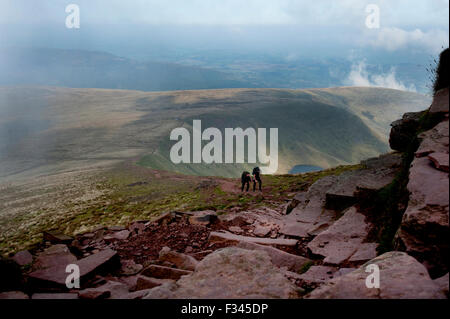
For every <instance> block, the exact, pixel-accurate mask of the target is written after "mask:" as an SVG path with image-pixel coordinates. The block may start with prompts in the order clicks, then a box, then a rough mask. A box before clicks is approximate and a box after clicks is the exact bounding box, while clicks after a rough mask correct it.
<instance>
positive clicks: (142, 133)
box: [0, 87, 430, 178]
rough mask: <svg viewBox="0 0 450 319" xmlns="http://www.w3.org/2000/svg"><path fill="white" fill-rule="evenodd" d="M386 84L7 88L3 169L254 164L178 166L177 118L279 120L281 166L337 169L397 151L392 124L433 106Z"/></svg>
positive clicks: (2, 90)
mask: <svg viewBox="0 0 450 319" xmlns="http://www.w3.org/2000/svg"><path fill="white" fill-rule="evenodd" d="M429 102H430V101H429V99H428V98H427V97H425V96H423V95H420V94H416V93H411V92H403V91H397V90H390V89H381V88H332V89H314V90H284V89H226V90H196V91H171V92H142V91H126V90H104V89H69V88H55V87H0V178H2V177H3V178H6V177H7V176H8V177H9V178H14V177H18V176H21V175H24V174H35V173H37V174H40V173H43V172H48V171H53V170H59V169H75V168H76V167H78V166H80V165H84V166H86V165H92V164H100V163H111V162H114V161H117V160H123V159H129V158H133V159H135V160H136V161H137V162H138V163H139V164H141V165H145V166H149V167H153V168H155V169H160V170H169V171H176V172H181V173H187V174H197V175H221V176H239V174H240V172H241V171H242V169H244V168H249V167H248V166H246V165H240V164H239V165H238V164H236V165H205V164H190V165H175V164H173V163H172V162H171V161H170V159H169V150H170V147H171V145H173V144H174V142H173V141H170V140H169V133H170V131H171V130H172V129H173V128H175V127H180V126H184V127H187V128H189V129H190V126H191V125H192V120H193V119H201V120H202V126H203V128H207V127H217V128H219V129H223V128H225V127H233V128H235V127H242V128H244V129H245V128H247V127H254V128H257V127H264V128H270V127H277V128H278V129H279V170H278V173H287V172H288V171H290V170H291V169H292V168H293V167H294V166H296V165H312V166H319V167H322V168H329V167H333V166H336V165H339V164H348V163H358V162H359V161H360V160H362V159H366V158H369V157H372V156H376V155H378V154H379V153H384V152H387V151H389V147H388V143H387V136H388V131H389V124H390V123H391V122H392V121H394V120H395V119H398V118H399V117H400V116H401V115H402V114H403V113H405V112H408V111H418V110H423V109H425V108H426V107H428V106H429V104H430V103H429Z"/></svg>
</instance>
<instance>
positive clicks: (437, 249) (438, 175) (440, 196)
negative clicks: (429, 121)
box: [397, 89, 449, 278]
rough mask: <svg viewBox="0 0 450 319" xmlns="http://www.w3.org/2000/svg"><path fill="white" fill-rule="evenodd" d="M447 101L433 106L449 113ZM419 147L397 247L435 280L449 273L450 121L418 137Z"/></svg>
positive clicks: (411, 172)
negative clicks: (411, 257)
mask: <svg viewBox="0 0 450 319" xmlns="http://www.w3.org/2000/svg"><path fill="white" fill-rule="evenodd" d="M446 94H447V99H442V98H438V99H435V100H434V101H433V105H432V107H434V110H435V111H436V112H437V111H438V110H439V111H446V112H448V103H449V102H448V89H447V93H446ZM419 138H420V145H419V148H418V150H417V151H416V153H415V155H416V158H415V159H414V160H413V162H412V164H411V168H410V170H409V182H408V186H407V188H408V191H409V192H410V197H409V202H408V207H407V209H406V211H405V213H404V215H403V219H402V222H401V225H400V229H399V231H398V233H397V247H398V248H399V249H401V250H404V251H406V252H408V253H409V254H410V255H412V256H414V257H415V258H417V259H418V260H419V261H421V262H423V263H424V265H425V266H426V267H427V268H428V270H429V271H430V274H431V276H432V277H433V278H436V277H439V276H442V275H444V274H445V273H447V272H448V262H449V259H448V249H449V245H448V230H449V224H448V223H449V176H448V158H449V122H448V118H447V119H445V120H443V121H441V122H440V123H438V124H437V125H436V126H435V127H433V128H432V129H430V130H428V131H426V132H423V133H422V134H420V135H419Z"/></svg>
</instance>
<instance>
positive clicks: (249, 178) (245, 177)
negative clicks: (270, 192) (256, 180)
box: [241, 171, 252, 192]
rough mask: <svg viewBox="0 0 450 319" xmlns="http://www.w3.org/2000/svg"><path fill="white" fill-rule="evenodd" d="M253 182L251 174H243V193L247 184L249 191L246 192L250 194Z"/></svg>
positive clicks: (245, 172)
mask: <svg viewBox="0 0 450 319" xmlns="http://www.w3.org/2000/svg"><path fill="white" fill-rule="evenodd" d="M251 181H252V176H251V175H250V172H247V171H244V172H243V173H242V176H241V183H242V187H241V192H243V191H244V187H245V185H246V184H247V190H246V192H248V189H249V188H250V182H251Z"/></svg>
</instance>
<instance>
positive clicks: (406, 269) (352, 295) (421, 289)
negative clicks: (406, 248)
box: [306, 251, 445, 299]
mask: <svg viewBox="0 0 450 319" xmlns="http://www.w3.org/2000/svg"><path fill="white" fill-rule="evenodd" d="M369 264H374V265H377V266H378V267H379V270H380V287H379V288H368V287H367V286H366V279H367V277H368V276H369V275H371V272H366V267H367V266H368V265H369ZM306 298H311V299H442V298H445V295H444V294H443V293H442V292H441V290H440V287H439V286H438V285H437V284H436V283H434V282H433V280H431V278H430V276H429V275H428V272H427V270H426V268H425V267H424V266H423V265H422V264H421V263H419V262H418V261H417V260H416V259H414V258H413V257H411V256H409V255H408V254H406V253H404V252H398V251H392V252H388V253H385V254H383V255H381V256H378V257H377V258H375V259H373V260H371V261H369V262H367V263H366V264H364V265H363V266H361V267H360V268H358V269H357V270H355V271H352V272H350V273H348V274H346V275H344V276H340V277H338V278H335V279H331V280H330V281H328V282H326V283H325V284H324V285H322V286H321V287H319V288H317V289H315V290H313V291H312V292H311V293H310V294H309V295H308V296H306Z"/></svg>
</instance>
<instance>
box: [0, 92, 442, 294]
mask: <svg viewBox="0 0 450 319" xmlns="http://www.w3.org/2000/svg"><path fill="white" fill-rule="evenodd" d="M448 92H449V91H448V88H446V89H443V90H440V91H438V92H437V93H436V96H435V97H434V101H433V104H432V105H431V107H430V108H429V109H428V110H425V111H422V112H416V113H409V114H406V115H405V116H403V118H402V119H401V120H398V121H396V122H394V123H393V128H392V130H391V133H390V145H391V146H392V148H393V149H394V150H396V151H397V152H393V153H389V154H384V155H381V156H379V157H376V158H370V159H367V160H364V161H362V162H361V163H360V164H359V165H352V166H339V167H335V168H333V169H329V170H325V171H320V172H314V173H306V174H298V175H266V176H263V180H264V187H263V190H262V192H256V193H254V192H248V193H241V192H240V190H239V180H238V179H226V178H218V177H199V176H188V175H180V174H174V173H170V172H163V171H157V170H152V169H149V168H145V167H142V166H137V165H135V164H134V163H133V161H126V162H124V163H122V164H120V165H115V166H114V167H112V168H109V169H107V170H98V169H96V170H94V169H90V170H83V171H81V170H79V171H74V172H66V173H59V174H53V175H49V176H41V177H37V178H35V179H32V180H29V181H28V182H25V183H23V182H22V183H21V182H15V183H14V184H10V185H3V186H0V187H1V188H2V192H1V193H0V208H3V209H4V211H5V213H6V214H2V215H0V234H1V237H0V252H2V253H4V254H7V253H11V254H10V255H9V256H10V257H11V258H8V259H7V258H0V267H2V268H1V269H2V270H3V271H2V272H1V273H0V280H1V282H2V287H0V298H23V299H28V298H32V299H38V298H50V299H54V298H70V299H77V298H80V299H104V298H109V299H141V298H142V299H161V298H163V299H167V298H183V299H190V298H215V299H217V298H256V297H258V298H306V299H310V298H312V299H317V298H319V299H322V298H326V299H329V298H331V299H349V298H357V299H416V298H420V299H444V298H448V254H447V252H448V241H447V234H448V170H449V169H448V123H449V122H448V95H449V93H448ZM399 141H402V143H399ZM431 233H432V234H433V236H430V234H431ZM21 249H27V250H22V251H20V250H21ZM67 261H70V262H71V263H76V264H77V265H79V267H80V269H83V273H81V281H80V282H81V287H79V289H68V288H67V287H66V277H67V273H66V266H67ZM368 265H371V266H370V267H371V268H374V267H375V268H378V269H379V272H380V273H379V274H380V275H379V278H380V284H379V285H378V284H377V281H378V279H376V278H377V277H376V276H374V277H373V278H374V279H373V281H372V282H373V283H374V286H375V287H372V285H370V284H367V278H369V277H368V274H367V273H368V269H369V270H370V268H369V267H368ZM371 271H372V273H376V272H374V271H373V270H371ZM205 278H206V280H205ZM411 283H414V284H411ZM1 291H4V292H1Z"/></svg>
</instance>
